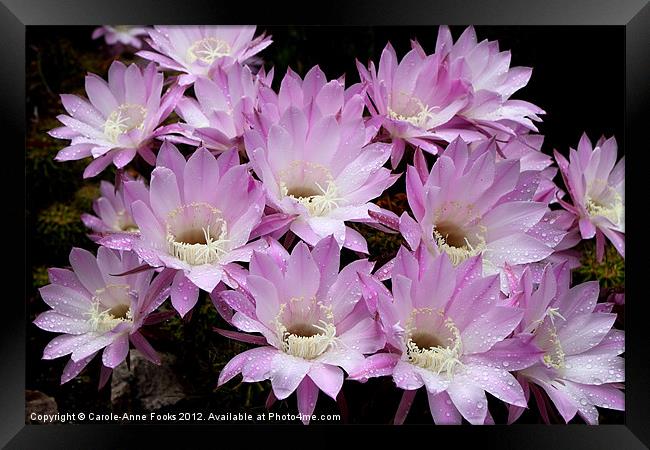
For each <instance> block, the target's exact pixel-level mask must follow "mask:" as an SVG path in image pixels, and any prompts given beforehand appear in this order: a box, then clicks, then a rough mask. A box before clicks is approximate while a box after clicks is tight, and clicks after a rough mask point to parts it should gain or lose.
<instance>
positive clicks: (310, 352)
mask: <svg viewBox="0 0 650 450" xmlns="http://www.w3.org/2000/svg"><path fill="white" fill-rule="evenodd" d="M301 300H303V299H296V298H292V299H291V301H292V302H294V301H301ZM312 300H314V299H312ZM315 306H318V307H320V308H321V309H323V310H324V312H325V319H327V320H323V319H320V320H319V321H318V324H309V325H308V327H309V328H313V329H315V330H317V331H319V333H314V334H312V335H311V336H301V335H298V334H295V333H291V332H290V331H289V330H288V329H287V327H286V326H285V325H284V323H283V322H282V316H283V314H284V312H285V310H286V307H287V304H286V303H283V304H281V305H280V310H279V312H278V315H277V316H276V320H275V323H276V333H277V335H278V336H279V337H280V339H281V342H282V351H283V352H285V353H287V354H289V355H292V356H295V357H297V358H303V359H314V358H317V357H318V356H320V355H322V354H323V353H325V352H326V351H327V350H329V349H330V348H332V347H334V346H336V345H337V337H336V327H335V326H334V324H333V323H332V320H333V318H334V315H333V313H332V308H331V307H326V306H324V305H323V304H322V303H320V302H318V303H317V304H316V305H315Z"/></svg>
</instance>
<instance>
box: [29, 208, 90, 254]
mask: <svg viewBox="0 0 650 450" xmlns="http://www.w3.org/2000/svg"><path fill="white" fill-rule="evenodd" d="M80 215H81V212H80V211H79V210H78V209H76V208H75V207H73V206H71V205H67V204H65V203H54V204H53V205H51V206H50V207H48V208H46V209H44V210H42V211H41V212H40V213H39V214H38V216H37V220H36V234H37V238H36V242H37V245H38V246H39V247H40V248H39V253H40V254H41V255H48V259H50V260H52V259H53V260H55V261H60V260H62V259H63V260H65V259H67V255H68V253H69V252H70V249H71V248H72V247H75V246H84V247H88V244H89V240H88V238H87V237H86V229H85V227H84V225H83V223H82V222H81V220H80V218H79V217H80Z"/></svg>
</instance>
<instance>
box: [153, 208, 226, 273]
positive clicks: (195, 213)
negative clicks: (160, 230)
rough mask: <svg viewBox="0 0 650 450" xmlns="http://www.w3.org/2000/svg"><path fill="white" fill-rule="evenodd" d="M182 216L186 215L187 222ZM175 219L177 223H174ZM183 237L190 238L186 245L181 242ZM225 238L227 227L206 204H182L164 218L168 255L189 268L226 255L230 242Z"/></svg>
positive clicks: (219, 215) (218, 215) (220, 216)
mask: <svg viewBox="0 0 650 450" xmlns="http://www.w3.org/2000/svg"><path fill="white" fill-rule="evenodd" d="M185 216H190V219H186V218H185ZM179 217H180V221H181V223H180V224H178V223H175V222H176V220H177V219H179ZM185 220H188V223H187V224H185V223H183V221H185ZM186 234H190V235H192V236H191V238H190V242H186V241H185V240H184V239H187V238H186V237H185V236H184V235H186ZM196 234H199V236H196ZM197 237H198V239H197ZM227 237H228V225H227V223H226V221H225V220H223V217H222V214H221V211H219V210H218V209H217V208H214V207H213V206H211V205H209V204H207V203H202V202H194V203H190V204H186V205H182V206H180V207H178V208H176V209H175V210H173V211H171V212H170V213H169V215H168V217H167V236H166V238H167V251H168V253H169V254H170V255H172V256H174V257H175V258H178V259H180V260H181V261H185V262H186V263H188V264H191V265H193V266H198V265H201V264H212V263H213V262H215V261H218V260H219V259H220V258H221V257H223V255H225V254H226V253H228V247H227V244H228V242H230V240H229V239H227ZM192 240H194V241H195V242H192ZM196 241H199V242H196Z"/></svg>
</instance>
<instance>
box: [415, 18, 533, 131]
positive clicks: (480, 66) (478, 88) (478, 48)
mask: <svg viewBox="0 0 650 450" xmlns="http://www.w3.org/2000/svg"><path fill="white" fill-rule="evenodd" d="M414 46H417V44H414ZM436 55H439V56H440V57H441V58H444V64H445V65H446V66H447V67H448V68H449V72H450V74H451V76H452V78H453V79H461V80H464V81H465V82H466V83H468V84H469V86H470V87H471V95H470V98H469V102H468V103H467V104H466V105H465V106H464V107H463V108H462V110H461V111H459V113H458V115H459V116H461V117H462V118H464V119H465V120H467V121H469V122H470V123H471V124H472V125H474V126H476V127H477V128H478V129H481V130H483V131H485V132H488V133H489V134H490V135H494V134H495V133H497V132H499V131H505V132H507V133H510V134H512V135H515V134H516V129H517V127H518V126H519V125H522V126H524V127H526V128H527V129H528V130H532V131H537V128H536V127H535V124H534V123H533V121H537V122H538V121H541V119H540V118H539V116H538V115H539V114H544V110H542V109H541V108H539V107H537V106H535V105H533V104H532V103H529V102H526V101H523V100H513V99H510V96H512V94H514V93H515V92H517V91H518V90H519V89H521V88H523V87H524V86H526V85H527V84H528V81H529V80H530V76H531V74H532V69H531V68H529V67H510V51H503V52H502V51H500V50H499V43H498V42H497V41H488V40H487V39H485V40H483V41H481V42H478V40H477V38H476V32H475V31H474V27H471V26H470V27H468V28H467V29H465V31H464V32H463V34H462V35H461V36H460V38H458V41H456V43H454V42H453V39H452V36H451V33H450V31H449V28H448V27H446V26H441V27H440V28H439V30H438V39H437V42H436Z"/></svg>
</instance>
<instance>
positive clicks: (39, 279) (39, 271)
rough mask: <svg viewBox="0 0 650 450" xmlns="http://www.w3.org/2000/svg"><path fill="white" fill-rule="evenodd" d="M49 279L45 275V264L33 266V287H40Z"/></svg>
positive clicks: (47, 282)
mask: <svg viewBox="0 0 650 450" xmlns="http://www.w3.org/2000/svg"><path fill="white" fill-rule="evenodd" d="M49 282H50V279H49V277H48V275H47V266H38V267H35V268H34V270H33V271H32V284H33V285H34V289H38V288H41V287H43V286H45V285H46V284H49Z"/></svg>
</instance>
